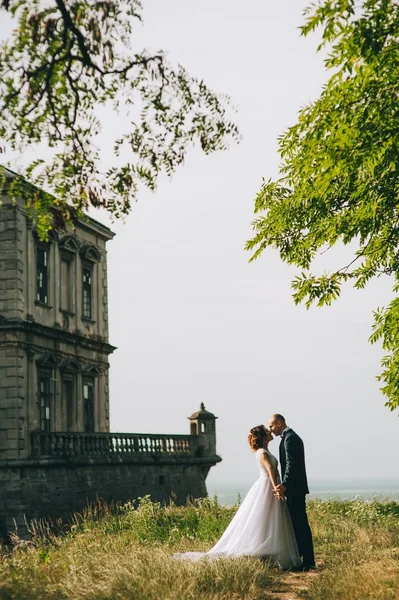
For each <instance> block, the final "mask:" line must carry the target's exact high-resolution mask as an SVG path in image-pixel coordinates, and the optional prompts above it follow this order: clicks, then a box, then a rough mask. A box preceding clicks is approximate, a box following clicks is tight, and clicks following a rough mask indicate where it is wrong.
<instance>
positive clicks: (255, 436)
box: [248, 425, 266, 450]
mask: <svg viewBox="0 0 399 600" xmlns="http://www.w3.org/2000/svg"><path fill="white" fill-rule="evenodd" d="M265 440H266V431H265V426H264V425H257V426H256V427H252V429H251V431H250V432H249V435H248V444H249V445H250V447H251V448H252V450H259V448H263V446H264V443H265Z"/></svg>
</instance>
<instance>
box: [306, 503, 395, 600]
mask: <svg viewBox="0 0 399 600" xmlns="http://www.w3.org/2000/svg"><path fill="white" fill-rule="evenodd" d="M310 517H311V525H312V530H313V533H314V537H315V542H316V549H317V552H318V554H319V556H320V555H321V556H322V557H323V563H324V565H323V568H322V569H320V572H319V574H318V575H317V576H316V577H314V578H312V580H311V582H310V584H309V587H308V589H307V591H306V593H305V594H304V597H305V598H307V599H308V600H396V599H399V504H398V503H396V502H376V501H375V502H362V501H352V502H336V501H330V502H313V503H311V505H310Z"/></svg>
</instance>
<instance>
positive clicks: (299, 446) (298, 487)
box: [269, 414, 315, 571]
mask: <svg viewBox="0 0 399 600" xmlns="http://www.w3.org/2000/svg"><path fill="white" fill-rule="evenodd" d="M269 428H270V431H271V432H272V433H273V435H274V436H278V435H281V443H280V466H281V476H282V483H281V484H280V485H278V486H277V492H278V493H279V494H280V496H282V497H284V496H286V498H287V505H288V510H289V512H290V515H291V520H292V525H293V527H294V532H295V537H296V541H297V544H298V549H299V554H300V555H301V556H302V561H303V562H302V565H301V567H300V570H301V571H309V570H310V569H314V568H315V561H314V551H313V540H312V532H311V531H310V527H309V523H308V517H307V514H306V494H309V489H308V482H307V478H306V469H305V451H304V447H303V442H302V440H301V438H300V437H299V435H297V434H296V433H295V431H293V430H292V429H291V428H290V427H287V423H286V422H285V419H284V417H283V416H282V415H279V414H275V415H273V416H272V417H271V418H270V421H269Z"/></svg>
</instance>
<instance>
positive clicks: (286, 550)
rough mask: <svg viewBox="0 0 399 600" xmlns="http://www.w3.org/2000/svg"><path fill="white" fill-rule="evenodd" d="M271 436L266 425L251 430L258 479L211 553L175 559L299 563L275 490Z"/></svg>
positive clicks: (276, 477) (289, 525)
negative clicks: (258, 559) (224, 558)
mask: <svg viewBox="0 0 399 600" xmlns="http://www.w3.org/2000/svg"><path fill="white" fill-rule="evenodd" d="M272 439H273V436H272V434H271V433H270V431H269V430H268V429H267V428H266V427H265V426H264V425H258V426H257V427H253V429H251V431H250V433H249V435H248V442H249V445H250V447H251V448H252V450H253V451H254V452H255V456H256V462H257V464H258V465H259V479H257V481H255V483H254V484H253V486H252V487H251V489H250V490H249V492H248V494H247V496H246V497H245V499H244V501H243V503H242V504H241V506H240V507H239V509H238V511H237V512H236V514H235V516H234V517H233V519H232V520H231V522H230V524H229V526H228V527H227V529H226V531H225V532H224V533H223V535H222V537H221V538H220V540H219V541H218V542H217V544H216V545H215V546H214V547H213V548H211V550H209V551H208V552H205V553H204V552H185V553H179V554H174V557H175V558H179V559H184V560H200V559H201V558H217V557H220V556H230V557H234V556H256V557H261V558H266V559H269V560H270V562H271V564H274V565H276V566H279V567H281V568H283V569H288V568H290V567H297V566H299V565H300V563H301V560H300V556H299V552H298V546H297V543H296V539H295V534H294V530H293V527H292V523H291V517H290V514H289V512H288V507H287V503H286V501H285V500H284V499H282V498H279V497H278V493H276V486H277V485H278V484H279V483H280V477H279V474H278V470H277V465H278V462H277V459H276V458H275V456H273V454H271V453H270V452H269V450H268V445H269V442H270V441H271V440H272ZM275 494H276V495H275ZM276 496H277V497H276Z"/></svg>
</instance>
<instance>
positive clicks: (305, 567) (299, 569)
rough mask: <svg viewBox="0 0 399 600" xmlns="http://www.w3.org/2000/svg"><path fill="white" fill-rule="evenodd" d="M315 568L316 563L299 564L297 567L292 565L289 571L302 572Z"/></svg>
mask: <svg viewBox="0 0 399 600" xmlns="http://www.w3.org/2000/svg"><path fill="white" fill-rule="evenodd" d="M315 568H316V565H304V564H302V565H299V567H293V568H292V569H291V571H294V573H304V572H307V571H314V569H315Z"/></svg>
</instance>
